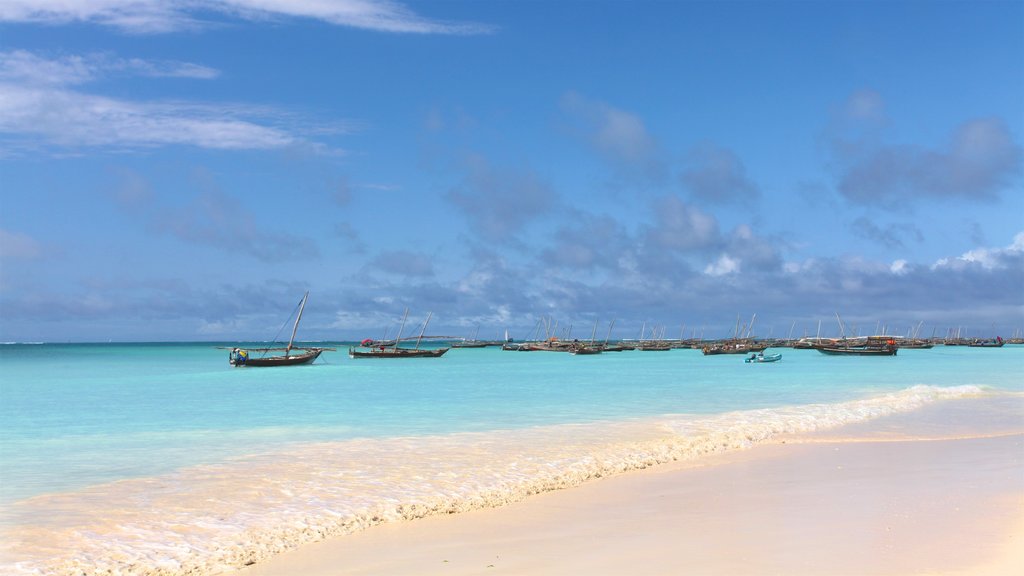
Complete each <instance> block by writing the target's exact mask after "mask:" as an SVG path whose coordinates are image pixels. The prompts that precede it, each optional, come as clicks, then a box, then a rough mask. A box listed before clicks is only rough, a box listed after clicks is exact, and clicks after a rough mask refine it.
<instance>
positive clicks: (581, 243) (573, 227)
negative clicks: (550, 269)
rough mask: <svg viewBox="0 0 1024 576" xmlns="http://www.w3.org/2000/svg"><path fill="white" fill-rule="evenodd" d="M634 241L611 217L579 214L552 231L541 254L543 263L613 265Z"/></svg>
mask: <svg viewBox="0 0 1024 576" xmlns="http://www.w3.org/2000/svg"><path fill="white" fill-rule="evenodd" d="M633 243H634V239H633V238H631V237H630V235H629V233H628V232H627V231H626V230H625V228H623V226H622V225H621V224H620V223H619V222H617V221H616V220H615V219H614V218H612V217H610V216H592V215H588V214H582V215H579V216H577V217H576V218H574V221H573V224H570V225H566V226H562V227H561V228H559V229H558V230H557V231H556V232H555V234H554V237H553V238H552V242H551V244H550V246H548V247H546V248H544V250H543V252H542V254H541V258H542V259H543V261H544V262H545V263H546V264H549V265H552V266H561V267H566V268H569V269H577V270H585V269H590V268H608V269H615V268H618V267H619V262H620V259H621V257H622V254H623V253H624V252H625V251H626V250H628V249H629V246H630V245H631V244H633Z"/></svg>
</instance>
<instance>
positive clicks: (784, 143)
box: [0, 0, 1024, 341]
mask: <svg viewBox="0 0 1024 576" xmlns="http://www.w3.org/2000/svg"><path fill="white" fill-rule="evenodd" d="M1022 54H1024V3H1022V2H1020V1H1007V2H997V1H982V2H976V1H972V2H956V1H948V2H867V1H864V2H858V1H846V2H806V1H801V2H624V1H621V2H603V1H588V2H583V1H575V2H568V1H566V2H501V1H493V2H492V1H488V2H478V1H477V2H471V1H465V2H463V1H445V2H404V3H399V2H377V1H373V0H362V1H347V0H294V1H288V2H286V1H284V0H205V1H200V2H196V1H174V0H169V1H163V2H156V1H146V0H105V1H104V2H95V1H89V0H80V1H78V0H62V1H55V0H54V1H51V0H32V1H29V0H24V1H22V0H14V1H9V0H3V1H0V340H2V341H107V340H111V339H112V340H233V339H242V338H256V339H266V338H271V337H273V336H274V335H275V333H276V332H277V330H278V328H280V326H281V324H282V322H283V321H284V320H285V319H286V317H287V315H288V313H289V312H290V311H291V310H292V309H293V307H294V305H295V304H296V303H297V302H298V300H299V298H300V297H301V295H302V293H303V292H304V291H306V290H309V291H310V302H309V305H308V307H307V310H306V314H305V316H304V318H303V325H302V328H301V330H300V335H301V336H305V337H307V338H315V339H347V338H361V337H365V336H381V335H382V334H383V332H384V330H385V329H389V330H390V331H391V333H392V334H393V333H394V330H395V329H396V326H397V322H398V321H399V320H400V318H401V315H402V312H403V310H404V309H405V308H409V309H410V318H411V321H410V325H412V323H414V322H419V321H421V320H422V319H423V318H424V317H425V316H426V314H427V312H428V311H430V312H433V320H432V321H431V330H430V332H433V333H435V334H453V335H470V334H471V333H472V332H474V331H476V330H477V329H479V333H480V336H481V337H492V336H494V335H497V334H499V333H503V332H504V330H505V329H506V328H507V329H510V331H511V332H512V334H513V336H518V337H525V336H527V335H528V333H529V332H530V331H531V330H532V329H533V327H534V326H535V325H536V323H537V321H538V319H539V318H541V317H550V318H553V319H555V320H557V321H558V322H559V326H560V327H561V328H560V330H565V329H566V328H567V327H568V326H570V325H572V326H573V335H575V336H588V335H589V333H590V331H591V329H592V327H593V325H594V323H595V322H600V323H601V331H602V332H603V331H604V330H605V329H606V326H607V325H608V322H610V321H611V320H613V319H614V320H615V322H616V325H615V326H616V335H617V336H621V337H636V336H638V335H639V332H640V329H641V326H643V325H644V324H645V323H646V325H647V326H648V328H650V327H651V326H658V327H661V328H663V330H664V331H665V333H666V335H668V336H676V335H678V334H679V332H680V331H681V330H682V329H683V326H684V325H685V326H686V328H685V330H686V333H687V335H691V334H693V333H694V331H696V333H697V334H700V333H701V332H702V331H703V333H704V335H705V336H706V337H719V336H726V335H729V334H730V333H731V332H732V330H733V328H734V326H735V323H736V318H737V317H738V316H739V317H741V318H742V321H743V322H747V321H749V318H750V317H751V316H752V315H753V314H755V313H756V314H757V321H756V324H755V326H754V332H755V333H756V334H758V335H760V336H767V335H769V334H772V335H775V336H779V335H786V334H787V333H789V332H790V330H791V329H792V330H794V332H795V333H796V334H803V333H808V332H811V333H813V332H814V331H815V330H816V329H817V322H818V321H819V320H821V321H823V326H824V327H825V330H826V331H830V332H835V331H836V329H837V323H836V322H835V315H836V314H837V313H838V314H840V315H841V316H842V318H843V320H844V321H846V323H847V324H848V325H849V326H855V327H856V328H857V330H858V331H859V332H861V333H866V332H874V331H875V330H877V329H879V328H880V327H885V329H886V330H887V331H888V332H890V333H893V332H896V333H905V332H906V331H907V330H908V329H909V328H910V327H912V326H913V327H916V326H918V325H922V326H923V328H922V330H923V332H924V333H925V334H926V335H931V334H932V333H933V332H935V333H938V334H945V333H946V331H947V330H949V329H951V328H952V329H955V328H958V327H962V328H963V329H964V330H966V331H968V332H971V333H975V334H986V335H987V334H992V335H994V334H995V333H999V334H1002V335H1004V336H1005V335H1009V334H1011V333H1012V332H1013V331H1014V330H1016V329H1019V328H1024V193H1022V190H1024V170H1022V168H1024V152H1022V147H1021V146H1022V145H1021V142H1022V141H1024V57H1022V56H1021V55H1022Z"/></svg>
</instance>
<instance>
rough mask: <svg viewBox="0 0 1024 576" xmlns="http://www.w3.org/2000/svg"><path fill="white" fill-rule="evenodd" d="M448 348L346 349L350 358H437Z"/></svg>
mask: <svg viewBox="0 0 1024 576" xmlns="http://www.w3.org/2000/svg"><path fill="white" fill-rule="evenodd" d="M448 350H449V349H448V348H383V349H377V350H357V349H356V348H355V347H352V348H349V349H348V355H349V356H351V357H352V358H437V357H439V356H444V353H445V352H447V351H448Z"/></svg>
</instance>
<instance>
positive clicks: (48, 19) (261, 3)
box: [0, 0, 493, 34]
mask: <svg viewBox="0 0 1024 576" xmlns="http://www.w3.org/2000/svg"><path fill="white" fill-rule="evenodd" d="M215 15H216V16H220V17H234V18H241V19H243V20H265V19H269V18H311V19H315V20H320V21H323V22H327V23H329V24H335V25H339V26H351V27H354V28H364V29H369V30H379V31H384V32H399V33H417V34H485V33H489V32H491V31H492V30H493V27H492V26H488V25H485V24H478V23H472V22H469V23H459V22H443V21H438V20H431V19H429V18H424V17H422V16H419V15H417V14H416V13H415V12H413V11H412V10H411V9H409V8H408V7H407V6H405V5H403V4H400V3H398V2H393V1H391V0H203V1H195V0H6V1H5V2H3V3H0V21H6V22H25V23H39V24H68V23H72V22H88V23H93V24H100V25H103V26H111V27H114V28H119V29H121V30H123V31H125V32H130V33H135V34H157V33H166V32H174V31H178V30H188V29H196V28H202V27H206V26H209V25H210V22H209V21H208V20H207V18H209V17H211V16H215Z"/></svg>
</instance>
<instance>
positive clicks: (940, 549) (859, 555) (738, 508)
mask: <svg viewBox="0 0 1024 576" xmlns="http://www.w3.org/2000/svg"><path fill="white" fill-rule="evenodd" d="M1003 414H1004V417H1003V418H1002V419H990V418H987V413H986V403H985V402H984V401H977V400H974V401H964V402H952V403H943V404H940V405H936V406H933V407H927V408H925V409H922V410H919V411H916V412H914V413H910V414H903V415H897V416H890V417H886V418H882V419H879V420H876V421H872V422H868V423H863V424H858V425H855V426H848V427H845V428H840V429H836V430H834V431H831V432H826V433H821V434H815V435H810V436H800V437H790V438H779V439H777V441H776V442H774V443H771V444H768V445H761V446H758V447H755V448H753V449H751V450H746V451H742V452H734V453H729V454H724V455H719V456H713V457H709V458H706V459H702V460H699V461H696V462H689V463H679V464H670V465H664V466H658V467H654V468H651V469H647V470H643V471H639V472H632V473H627V474H622V475H618V476H613V477H609V478H604V479H601V480H597V481H593V482H589V483H587V484H585V485H583V486H580V487H577V488H573V489H570V490H562V491H557V492H551V493H546V494H541V495H538V496H534V497H531V498H529V499H527V500H525V501H522V502H518V503H515V504H511V505H508V506H505V507H502V508H497V509H487V510H478V511H473V512H468V513H463V514H457V515H450V516H443V517H429V518H425V519H420V520H416V521H411V522H402V523H392V524H385V525H381V526H376V527H373V528H371V529H368V530H365V531H363V532H359V533H356V534H352V535H348V536H343V537H338V538H334V539H331V540H327V541H324V542H320V543H316V544H312V545H308V546H304V547H302V548H300V549H298V550H295V551H293V552H289V553H286V554H282V555H280V556H277V557H274V558H271V559H269V560H267V561H265V562H261V563H259V564H258V565H254V566H251V567H249V568H246V569H244V570H242V571H241V573H242V574H244V576H286V575H287V576H291V575H295V574H304V575H306V576H340V575H348V574H367V575H369V574H373V575H403V574H451V575H464V574H532V575H544V574H551V575H556V574H557V575H562V574H791V575H792V574H806V575H812V574H813V575H822V574H827V575H869V574H876V575H889V574H892V575H897V574H898V575H904V574H928V575H940V574H941V575H950V576H952V575H968V574H971V575H975V574H982V575H985V574H991V575H996V574H1020V573H1024V415H1021V418H1020V419H1018V418H1016V416H1014V415H1012V414H1011V416H1010V418H1006V417H1005V412H1003Z"/></svg>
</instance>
